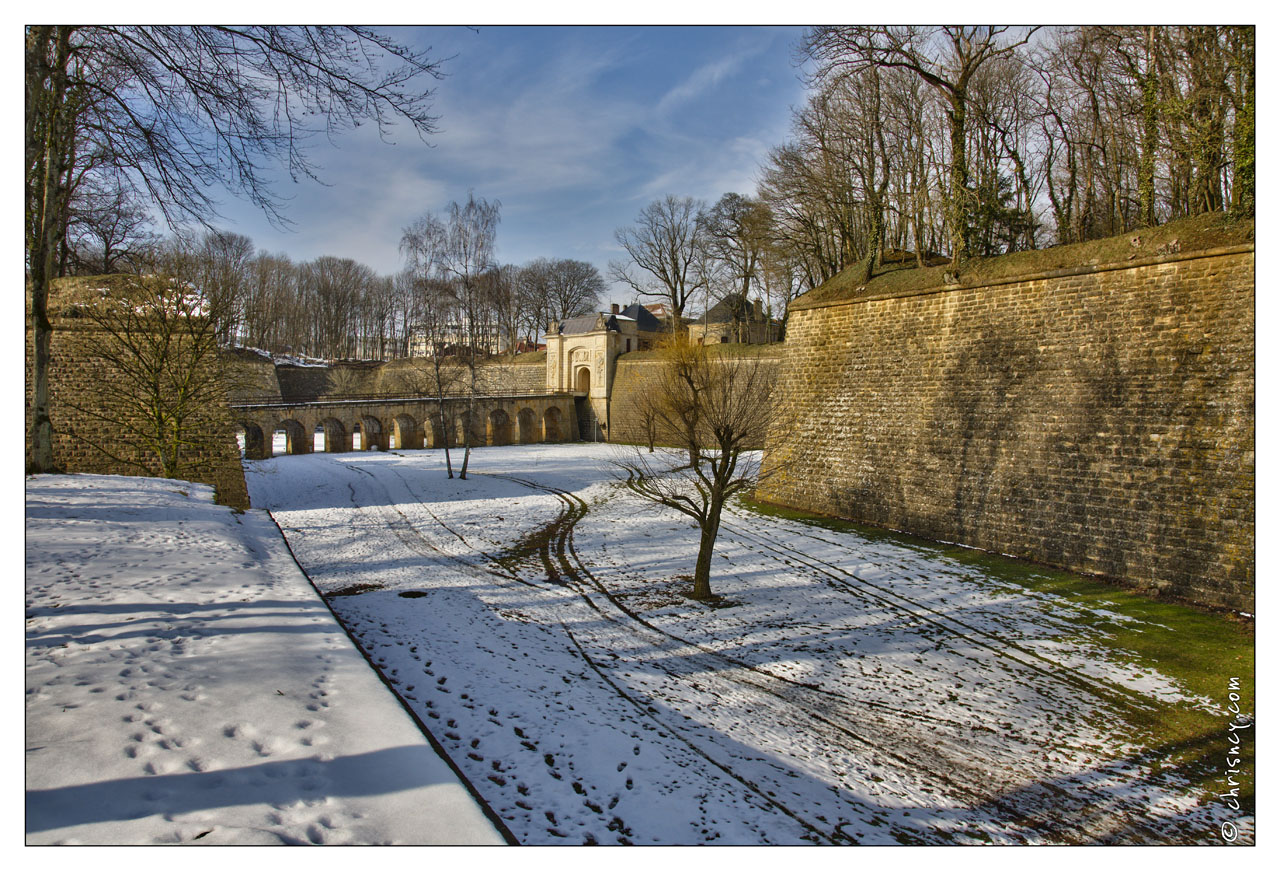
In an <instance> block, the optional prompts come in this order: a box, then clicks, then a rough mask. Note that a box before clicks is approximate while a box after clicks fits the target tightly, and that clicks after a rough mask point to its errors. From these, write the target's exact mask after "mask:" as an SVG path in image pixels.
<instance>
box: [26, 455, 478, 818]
mask: <svg viewBox="0 0 1280 871" xmlns="http://www.w3.org/2000/svg"><path fill="white" fill-rule="evenodd" d="M26 490H27V492H26V576H27V594H26V649H27V658H26V686H27V691H26V736H27V747H26V789H27V794H26V840H27V843H29V844H48V843H62V844H75V843H81V844H152V843H201V844H280V843H286V844H342V843H360V844H379V843H445V844H501V843H503V842H504V841H503V838H502V837H501V836H500V835H499V833H498V831H497V830H496V829H495V827H494V825H493V824H491V823H490V822H489V820H488V819H487V818H486V817H485V815H484V814H483V813H482V811H481V809H480V807H479V805H478V804H477V803H476V801H475V800H474V799H473V798H472V796H471V794H470V793H469V792H468V791H467V790H466V788H464V786H463V785H462V784H461V782H460V781H459V779H458V778H457V776H456V775H455V774H454V773H453V771H452V770H451V769H450V768H449V766H448V765H447V764H446V763H445V761H444V760H442V759H441V758H440V757H439V756H438V755H437V754H436V753H435V751H434V750H433V749H432V747H431V745H430V744H429V743H428V741H427V740H426V739H425V738H424V736H423V734H422V732H421V731H420V730H419V728H418V727H417V725H416V724H415V723H414V721H413V719H412V718H411V717H410V716H409V715H408V714H407V713H406V712H405V711H404V710H403V709H402V708H401V706H400V705H399V703H398V702H397V701H396V699H395V697H394V696H393V695H392V694H391V693H390V692H388V691H387V689H386V687H385V686H384V684H383V683H382V682H381V681H380V680H379V679H378V676H377V674H376V673H375V672H374V671H373V670H372V669H371V668H369V665H368V663H367V662H366V661H365V660H364V658H363V657H362V656H361V654H360V652H359V651H358V650H357V649H356V648H355V646H354V645H353V644H352V643H351V641H350V639H349V638H348V637H347V636H346V635H345V634H344V633H343V631H342V629H341V627H340V626H339V625H338V624H337V622H336V621H335V620H334V619H333V616H332V615H331V614H330V613H329V611H328V609H327V608H326V607H325V605H324V603H323V602H322V601H321V600H320V599H319V597H318V596H317V595H316V594H315V591H314V590H313V589H312V588H311V586H310V585H309V584H308V583H307V580H306V578H305V576H304V575H303V574H302V573H301V572H300V571H299V570H298V568H297V566H296V565H295V564H294V562H293V560H292V558H291V557H290V556H289V553H288V550H287V548H286V547H285V544H284V542H283V541H282V540H281V538H280V535H279V532H278V531H277V529H276V527H275V526H274V524H273V523H272V522H271V519H270V518H269V517H268V516H267V515H266V514H265V513H264V512H260V511H252V512H248V513H246V514H243V515H237V514H235V513H234V512H232V511H231V510H230V509H227V508H224V507H221V506H216V505H214V504H213V501H212V491H211V490H210V488H208V487H204V486H201V485H193V484H189V483H184V482H180V481H168V480H161V479H141V478H123V477H106V476H89V475H70V476H38V477H35V478H28V479H27V482H26Z"/></svg>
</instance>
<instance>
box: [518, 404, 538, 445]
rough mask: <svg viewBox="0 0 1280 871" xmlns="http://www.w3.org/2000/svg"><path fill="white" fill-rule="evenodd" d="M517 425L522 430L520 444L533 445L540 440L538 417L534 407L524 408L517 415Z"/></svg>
mask: <svg viewBox="0 0 1280 871" xmlns="http://www.w3.org/2000/svg"><path fill="white" fill-rule="evenodd" d="M516 426H517V428H518V429H519V430H520V444H522V445H531V444H533V443H535V442H537V441H538V429H537V427H538V417H537V415H535V414H534V413H533V409H532V408H522V409H520V413H519V414H517V415H516Z"/></svg>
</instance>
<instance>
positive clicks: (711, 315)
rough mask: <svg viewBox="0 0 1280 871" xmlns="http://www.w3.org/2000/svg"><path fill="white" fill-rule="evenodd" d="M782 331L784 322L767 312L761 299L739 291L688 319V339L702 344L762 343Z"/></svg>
mask: <svg viewBox="0 0 1280 871" xmlns="http://www.w3.org/2000/svg"><path fill="white" fill-rule="evenodd" d="M781 335H782V324H781V323H779V322H778V321H775V320H774V319H773V318H771V317H769V316H768V314H766V313H765V311H764V307H763V306H762V305H761V303H760V300H758V299H756V300H749V299H747V297H746V296H744V295H743V294H740V293H731V294H729V295H728V296H726V297H725V298H724V299H722V300H720V302H718V303H716V304H715V305H714V306H712V307H711V308H710V309H708V310H707V312H706V314H705V315H703V317H702V318H701V319H699V320H690V321H689V339H690V340H691V341H693V342H696V343H697V344H699V345H718V344H724V343H729V342H737V343H742V344H750V345H762V344H764V343H766V342H776V341H778V339H779V338H780V336H781Z"/></svg>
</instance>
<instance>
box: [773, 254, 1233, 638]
mask: <svg viewBox="0 0 1280 871" xmlns="http://www.w3.org/2000/svg"><path fill="white" fill-rule="evenodd" d="M779 387H780V394H781V397H782V399H783V402H782V406H781V407H780V408H779V414H778V415H777V419H778V420H779V421H781V422H782V423H781V424H780V425H778V426H775V431H774V432H773V433H772V434H771V436H770V440H769V441H770V444H769V450H768V452H767V455H766V460H765V462H766V469H767V470H768V469H773V470H776V471H775V472H774V473H773V474H772V475H770V476H769V477H767V478H766V481H765V484H764V485H763V486H762V488H761V491H760V493H759V494H758V495H759V496H760V498H762V499H764V500H767V501H770V502H774V503H778V504H782V505H787V506H793V507H798V508H803V509H807V510H811V511H816V512H820V513H825V514H830V515H836V516H840V517H845V518H849V519H853V520H856V521H862V522H866V523H869V524H874V525H877V526H882V527H888V528H892V529H897V530H902V531H906V532H911V533H914V534H917V535H921V536H926V537H929V538H932V539H935V540H942V541H951V542H957V543H960V544H964V545H969V546H973V547H977V548H982V549H984V550H987V551H992V552H996V553H1003V554H1008V555H1012V556H1016V557H1021V558H1025V559H1029V560H1033V561H1037V562H1041V563H1045V564H1049V565H1052V566H1058V567H1062V568H1066V569H1070V570H1073V571H1079V572H1084V573H1092V574H1097V575H1103V576H1106V577H1109V578H1113V579H1118V580H1121V581H1123V582H1126V583H1128V584H1130V585H1133V586H1136V587H1138V588H1142V589H1146V590H1150V591H1153V592H1160V593H1162V594H1167V595H1171V596H1174V597H1179V598H1183V599H1187V600H1191V601H1195V602H1198V603H1201V604H1206V605H1210V606H1214V607H1221V608H1228V609H1234V610H1237V611H1244V612H1248V613H1253V594H1254V250H1253V244H1252V243H1249V244H1245V245H1235V246H1232V247H1226V248H1217V249H1212V250H1201V251H1195V252H1188V253H1169V254H1163V255H1161V256H1156V257H1147V258H1144V259H1142V260H1138V261H1129V262H1121V263H1118V264H1111V265H1107V264H1095V265H1091V266H1084V267H1077V268H1072V269H1058V270H1055V271H1053V272H1050V273H1046V274H1040V275H1024V276H1021V277H1019V278H1017V279H1016V280H1004V281H1000V282H992V283H989V284H987V285H985V286H973V287H968V286H966V287H956V286H952V287H944V288H942V289H938V290H933V291H928V292H923V293H917V294H914V295H899V296H890V297H887V298H886V297H879V298H878V297H875V296H869V297H868V296H864V297H862V298H853V299H836V300H834V301H828V302H821V301H819V302H816V303H814V304H810V305H806V304H805V299H804V298H803V297H802V298H801V299H800V300H797V302H796V303H795V304H793V308H792V310H791V313H790V316H789V320H788V324H787V339H786V354H785V357H784V360H783V362H782V368H781V373H780V383H779Z"/></svg>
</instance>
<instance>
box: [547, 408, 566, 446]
mask: <svg viewBox="0 0 1280 871" xmlns="http://www.w3.org/2000/svg"><path fill="white" fill-rule="evenodd" d="M542 440H543V441H544V442H560V441H564V415H563V414H561V413H560V409H558V408H556V407H555V406H552V407H551V408H548V409H547V411H546V414H544V415H542Z"/></svg>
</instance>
